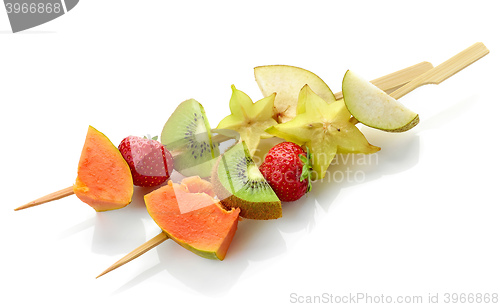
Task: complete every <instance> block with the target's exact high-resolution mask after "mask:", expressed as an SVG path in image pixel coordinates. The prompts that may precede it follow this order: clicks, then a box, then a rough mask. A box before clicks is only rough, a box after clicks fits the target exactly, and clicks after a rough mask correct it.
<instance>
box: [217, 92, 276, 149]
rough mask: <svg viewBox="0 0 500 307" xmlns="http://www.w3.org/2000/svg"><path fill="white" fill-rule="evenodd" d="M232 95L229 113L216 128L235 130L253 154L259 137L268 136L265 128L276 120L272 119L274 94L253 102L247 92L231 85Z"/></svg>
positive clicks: (274, 123)
mask: <svg viewBox="0 0 500 307" xmlns="http://www.w3.org/2000/svg"><path fill="white" fill-rule="evenodd" d="M231 89H232V95H231V99H230V100H229V109H230V110H231V115H228V116H226V117H225V118H224V119H222V120H221V121H220V123H219V125H218V126H217V128H216V129H230V130H234V131H237V132H238V133H239V134H240V137H241V139H242V140H243V141H245V144H246V145H247V147H248V151H249V152H250V155H251V156H253V155H254V154H255V151H256V149H257V147H258V145H259V142H260V139H261V138H269V137H271V135H270V134H268V133H267V132H265V130H266V129H267V128H269V127H272V126H273V125H276V124H277V122H276V121H275V120H274V119H273V117H272V116H273V105H274V98H275V96H276V94H274V93H273V94H271V95H269V96H268V97H266V98H263V99H261V100H259V101H257V102H255V103H253V102H252V99H251V98H250V97H248V95H247V94H245V93H243V92H242V91H240V90H238V89H236V87H235V86H234V85H232V86H231Z"/></svg>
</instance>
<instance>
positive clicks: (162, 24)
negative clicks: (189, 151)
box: [0, 0, 500, 306]
mask: <svg viewBox="0 0 500 307" xmlns="http://www.w3.org/2000/svg"><path fill="white" fill-rule="evenodd" d="M497 7H498V6H497V3H496V2H495V1H478V0H476V1H412V2H402V1H342V2H341V1H248V2H244V3H243V2H236V1H232V2H231V1H227V2H220V1H123V0H121V1H118V0H114V1H111V0H108V1H90V0H82V1H80V3H79V4H78V5H77V6H76V7H75V8H74V9H73V10H72V11H70V12H69V13H68V14H66V15H64V16H62V17H61V18H58V19H56V20H53V21H51V22H49V23H47V24H44V25H41V26H39V27H36V28H33V29H31V30H28V31H25V32H21V33H17V34H12V33H11V31H10V25H9V23H8V19H7V14H6V13H5V12H2V10H3V9H0V32H1V33H0V47H1V48H0V103H1V113H0V114H1V120H0V125H1V131H2V132H1V133H2V140H1V145H0V146H1V150H0V161H1V162H2V164H1V189H2V200H1V202H0V210H1V212H0V236H1V243H2V252H1V253H0V257H1V258H0V274H1V279H2V284H3V285H2V287H1V288H0V300H1V301H2V302H1V303H0V304H1V305H2V306H110V304H112V305H113V306H118V305H119V304H126V305H127V306H139V305H140V306H180V304H182V305H188V304H190V306H193V304H203V306H212V305H216V306H227V305H232V306H233V305H237V306H259V305H261V306H262V304H266V305H268V306H271V304H273V305H275V306H285V305H288V304H293V302H294V301H295V299H294V298H298V299H306V296H322V295H323V294H324V293H325V294H326V295H330V294H332V295H334V296H337V295H338V296H349V295H354V296H356V295H357V293H366V295H370V296H372V297H374V300H375V299H377V298H376V297H378V298H379V299H380V297H381V296H382V295H384V297H387V296H391V297H392V298H393V300H396V298H397V296H406V295H410V296H422V297H423V301H424V303H425V302H427V300H428V296H429V294H432V295H435V294H436V293H438V294H439V299H440V300H443V299H444V296H445V293H499V292H500V261H499V259H500V245H499V236H500V202H499V201H498V196H497V195H498V189H499V185H498V184H499V180H498V174H499V171H500V165H499V158H498V148H499V145H498V144H499V143H498V142H499V141H498V130H497V129H498V123H497V117H498V114H499V113H500V99H499V98H498V88H499V85H500V82H499V81H500V78H499V77H498V68H499V56H498V52H499V51H500V40H499V38H498V37H499V36H498V29H499V28H500V22H499V19H498V16H497V15H498V14H497V12H498V10H497ZM478 41H482V42H484V43H485V45H486V46H487V47H488V48H489V49H490V51H491V53H490V54H489V55H487V56H486V57H485V58H483V59H481V60H479V61H478V62H476V63H474V64H473V65H471V66H470V67H468V68H466V69H465V70H463V71H461V72H460V73H458V74H457V75H455V76H453V77H452V78H450V79H448V80H446V81H445V82H443V83H442V84H440V85H426V86H424V87H421V88H419V89H417V90H415V91H414V92H412V93H410V94H409V95H407V96H405V97H404V98H403V99H401V101H402V102H404V103H405V104H406V105H408V106H409V107H410V108H411V109H413V110H415V111H416V112H418V113H419V114H420V118H421V123H420V124H419V125H418V126H417V127H416V128H414V129H413V130H411V131H409V132H406V133H402V134H390V133H384V132H382V131H378V130H374V129H370V128H367V127H363V128H362V131H363V132H364V133H365V135H366V136H367V138H368V140H369V141H370V142H371V143H372V144H374V145H377V146H380V147H382V150H381V151H380V152H379V154H378V155H377V160H376V161H375V162H374V163H371V164H369V165H342V166H337V167H338V169H335V168H332V169H331V171H332V172H334V171H338V173H337V174H338V176H340V175H342V174H347V173H346V171H347V170H348V169H349V168H350V169H351V170H354V171H360V172H362V175H363V177H362V179H363V180H362V181H361V182H356V181H354V180H353V178H351V180H347V178H344V179H346V180H337V181H339V182H321V183H315V184H314V186H313V191H312V192H311V193H310V194H308V195H307V197H304V198H302V199H301V200H299V201H297V202H294V203H288V204H284V208H283V218H281V219H279V220H275V221H251V220H243V221H242V222H240V224H239V229H238V231H237V233H236V235H235V237H234V240H233V243H232V245H231V247H230V249H229V252H228V254H227V257H226V259H225V260H224V261H222V262H219V261H212V260H207V259H203V258H200V257H198V256H196V255H194V254H192V253H190V252H189V251H187V250H184V249H183V248H182V247H180V246H178V245H177V244H175V243H173V242H169V241H167V242H165V243H163V244H162V245H160V246H158V247H157V248H155V249H154V250H152V251H150V252H148V253H146V254H145V255H143V256H141V257H140V258H138V259H136V260H134V261H132V262H131V263H129V264H127V265H126V266H123V267H121V268H119V269H117V270H116V271H114V272H112V273H110V274H108V275H105V276H103V277H101V278H99V279H97V280H96V279H95V276H96V275H98V274H99V273H100V272H101V271H103V270H104V269H105V268H107V267H108V266H109V265H111V264H112V263H113V262H115V261H116V260H118V259H119V258H121V257H122V256H124V255H125V254H126V253H128V252H129V251H131V250H133V249H134V248H135V247H137V246H139V245H140V244H142V243H143V242H145V241H146V240H148V239H150V238H152V237H153V236H155V235H156V234H157V233H158V232H159V228H158V227H157V226H156V225H155V223H154V222H153V221H152V220H151V219H150V217H149V215H148V214H147V212H146V210H145V208H144V204H143V201H142V200H141V198H142V195H143V194H144V192H146V191H144V190H141V189H136V193H135V196H134V201H133V203H132V204H131V205H129V206H128V207H127V208H125V209H122V210H117V211H111V212H106V213H98V214H96V212H95V211H93V210H92V209H91V208H90V207H89V206H87V205H86V204H84V203H82V202H80V201H79V200H78V199H77V198H76V197H75V196H72V197H68V198H65V199H62V200H59V201H56V202H53V203H49V204H45V205H42V206H39V207H36V208H32V209H28V210H24V211H20V212H14V210H13V209H14V208H15V207H17V206H20V205H22V204H24V203H27V202H29V201H31V200H33V199H35V198H38V197H40V196H42V195H45V194H47V193H49V192H52V191H55V190H58V189H61V188H65V187H67V186H70V185H71V184H72V183H73V181H74V179H75V177H76V166H77V163H78V159H79V155H80V151H81V147H82V145H83V140H84V138H85V134H86V130H87V127H88V125H93V126H94V127H96V128H97V129H98V130H100V131H102V132H103V133H105V134H106V135H107V136H108V137H109V138H110V139H111V140H112V141H113V142H114V143H115V144H116V145H118V143H119V142H120V140H121V139H122V138H123V137H125V136H127V135H145V134H151V135H157V134H159V133H160V132H161V128H162V127H163V124H164V123H165V121H166V120H167V118H168V117H169V115H170V114H171V112H172V111H173V110H174V109H175V107H176V106H177V104H178V103H180V102H182V101H184V100H186V99H188V98H195V99H197V100H198V101H200V102H201V103H202V104H203V105H204V107H205V109H206V111H207V114H208V117H209V120H210V122H211V124H212V125H213V126H215V125H216V124H217V123H218V122H219V121H220V120H221V119H222V118H223V117H224V116H226V115H228V114H229V108H228V102H229V98H230V94H231V90H230V86H231V84H235V86H236V87H237V88H238V89H240V90H242V91H244V92H246V93H247V94H249V95H250V96H251V97H252V98H253V99H254V100H258V99H260V98H262V95H261V94H260V92H259V89H258V87H257V84H256V83H255V81H254V76H253V67H255V66H258V65H267V64H288V65H295V66H300V67H303V68H306V69H309V70H311V71H313V72H315V73H316V74H318V75H319V76H320V77H322V78H323V79H324V80H325V81H326V82H327V83H328V84H329V85H330V87H331V88H332V89H333V90H334V91H335V92H336V91H339V90H340V89H341V81H342V77H343V75H344V73H345V71H346V70H347V69H352V70H355V71H356V72H357V73H359V74H360V75H362V76H364V77H365V78H367V79H373V78H376V77H379V76H382V75H385V74H387V73H390V72H393V71H396V70H399V69H402V68H404V67H407V66H410V65H413V64H416V63H419V62H421V61H429V62H431V63H433V64H434V65H438V64H440V63H441V62H443V61H445V60H446V59H448V58H449V57H451V56H453V55H454V54H456V53H458V52H460V51H461V50H463V49H465V48H467V47H468V46H470V45H472V44H473V43H475V42H478ZM339 178H340V177H337V179H339ZM293 293H295V294H293ZM299 296H300V298H299ZM361 302H363V301H360V303H361ZM42 304H43V305H42ZM358 305H361V304H358ZM379 305H383V304H379ZM408 305H410V304H408ZM424 305H425V304H420V305H419V306H424ZM486 305H492V304H486ZM497 306H498V304H497Z"/></svg>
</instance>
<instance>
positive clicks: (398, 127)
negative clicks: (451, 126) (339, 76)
mask: <svg viewBox="0 0 500 307" xmlns="http://www.w3.org/2000/svg"><path fill="white" fill-rule="evenodd" d="M342 93H343V95H344V102H345V105H346V107H347V109H348V110H349V112H351V114H352V116H353V117H354V118H356V119H357V120H358V121H359V122H361V123H363V124H365V125H367V126H370V127H373V128H376V129H380V130H384V131H388V132H403V131H407V130H410V129H411V128H413V127H415V126H416V125H417V124H418V122H419V117H418V114H417V113H415V112H413V111H411V110H410V109H408V108H407V107H405V106H404V105H403V104H401V103H400V102H399V101H397V100H396V99H394V98H392V97H391V96H389V95H388V94H387V93H385V92H384V91H382V90H381V89H379V88H378V87H376V86H375V85H373V84H372V83H370V82H368V81H367V80H365V79H363V78H361V77H360V76H358V75H357V74H355V73H354V72H352V71H350V70H348V71H347V72H346V74H345V76H344V79H343V81H342Z"/></svg>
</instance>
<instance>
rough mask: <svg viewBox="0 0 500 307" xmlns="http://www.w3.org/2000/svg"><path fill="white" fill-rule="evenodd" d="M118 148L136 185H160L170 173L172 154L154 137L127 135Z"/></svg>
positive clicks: (172, 163)
mask: <svg viewBox="0 0 500 307" xmlns="http://www.w3.org/2000/svg"><path fill="white" fill-rule="evenodd" d="M118 150H120V152H121V153H122V156H123V157H124V158H125V161H127V163H128V165H129V166H130V170H131V171H132V179H133V180H134V184H135V185H137V186H141V187H152V186H157V185H160V184H162V183H163V182H165V181H166V180H167V179H168V178H169V177H170V174H171V173H172V167H173V165H174V162H173V158H172V154H170V152H169V151H168V150H167V149H166V148H165V146H163V145H162V144H161V143H160V142H158V141H157V140H156V139H155V138H153V139H148V138H141V137H138V136H128V137H126V138H124V139H123V140H122V141H121V143H120V145H119V146H118Z"/></svg>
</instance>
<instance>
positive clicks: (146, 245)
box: [96, 231, 168, 278]
mask: <svg viewBox="0 0 500 307" xmlns="http://www.w3.org/2000/svg"><path fill="white" fill-rule="evenodd" d="M167 239H168V236H167V234H165V233H164V232H163V231H162V232H161V233H160V234H158V235H157V236H156V237H154V238H152V239H151V240H149V241H147V242H146V243H144V244H142V245H141V246H139V247H138V248H136V249H134V250H133V251H131V252H130V253H128V254H127V255H125V257H123V258H122V259H120V260H118V261H117V262H115V263H114V264H113V265H112V266H110V267H109V268H107V269H106V270H104V272H102V273H101V274H99V275H98V276H97V277H96V278H99V277H101V276H102V275H104V274H107V273H109V272H111V271H113V270H115V269H117V268H119V267H121V266H122V265H124V264H126V263H128V262H130V261H132V260H134V259H135V258H137V257H139V256H141V255H142V254H144V253H146V252H147V251H149V250H151V249H152V248H154V247H156V246H158V245H160V244H161V243H163V242H164V241H166V240H167Z"/></svg>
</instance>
